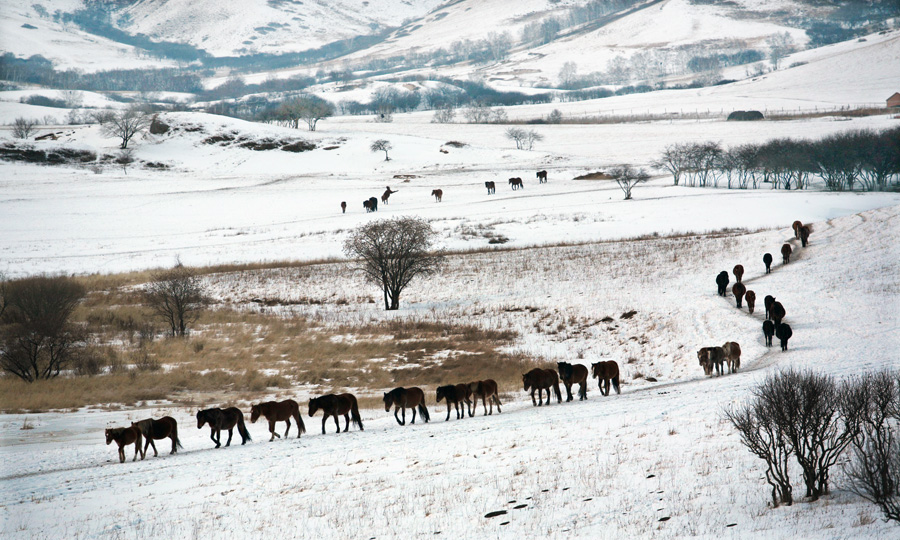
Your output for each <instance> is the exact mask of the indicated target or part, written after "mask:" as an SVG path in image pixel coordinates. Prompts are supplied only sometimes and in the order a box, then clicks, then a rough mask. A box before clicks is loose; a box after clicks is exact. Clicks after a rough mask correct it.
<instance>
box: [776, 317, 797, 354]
mask: <svg viewBox="0 0 900 540" xmlns="http://www.w3.org/2000/svg"><path fill="white" fill-rule="evenodd" d="M793 334H794V333H793V332H792V331H791V326H790V325H789V324H788V323H781V324H779V325H776V326H775V337H777V338H778V341H780V342H781V350H782V351H786V350H788V340H789V339H791V336H792V335H793Z"/></svg>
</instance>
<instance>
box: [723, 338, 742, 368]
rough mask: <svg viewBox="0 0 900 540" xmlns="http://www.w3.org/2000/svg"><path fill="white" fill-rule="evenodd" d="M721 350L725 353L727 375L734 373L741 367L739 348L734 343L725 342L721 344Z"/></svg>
mask: <svg viewBox="0 0 900 540" xmlns="http://www.w3.org/2000/svg"><path fill="white" fill-rule="evenodd" d="M722 350H724V351H725V361H726V362H727V363H728V373H734V372H735V371H737V370H738V368H739V367H741V346H740V345H738V343H737V342H736V341H726V342H725V343H723V344H722Z"/></svg>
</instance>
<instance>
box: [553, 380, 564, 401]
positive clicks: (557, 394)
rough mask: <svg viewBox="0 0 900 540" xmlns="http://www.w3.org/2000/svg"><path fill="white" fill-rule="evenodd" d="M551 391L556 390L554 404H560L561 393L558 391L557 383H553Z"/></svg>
mask: <svg viewBox="0 0 900 540" xmlns="http://www.w3.org/2000/svg"><path fill="white" fill-rule="evenodd" d="M553 389H554V390H556V402H557V403H562V393H561V392H560V391H559V382H558V381H557V382H555V383H553Z"/></svg>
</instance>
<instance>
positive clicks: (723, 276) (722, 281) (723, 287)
mask: <svg viewBox="0 0 900 540" xmlns="http://www.w3.org/2000/svg"><path fill="white" fill-rule="evenodd" d="M716 285H718V287H719V296H725V291H727V290H728V272H726V271H725V270H722V271H721V272H719V275H718V276H716Z"/></svg>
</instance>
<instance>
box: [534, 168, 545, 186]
mask: <svg viewBox="0 0 900 540" xmlns="http://www.w3.org/2000/svg"><path fill="white" fill-rule="evenodd" d="M536 176H537V179H538V184H546V183H547V171H538V172H537V175H536Z"/></svg>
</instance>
